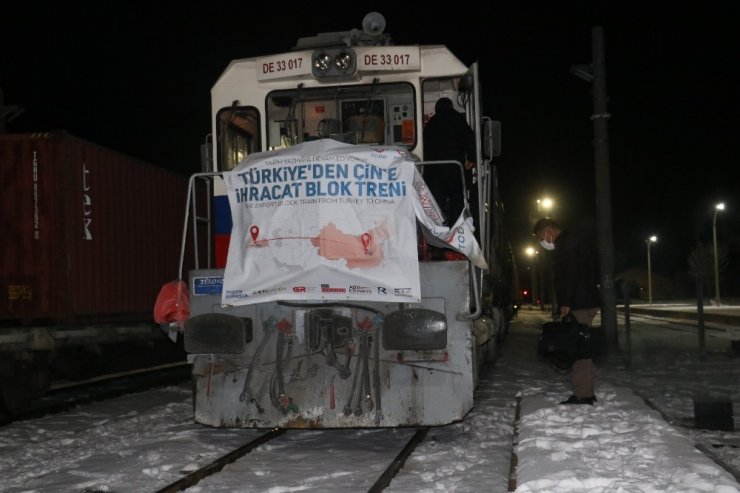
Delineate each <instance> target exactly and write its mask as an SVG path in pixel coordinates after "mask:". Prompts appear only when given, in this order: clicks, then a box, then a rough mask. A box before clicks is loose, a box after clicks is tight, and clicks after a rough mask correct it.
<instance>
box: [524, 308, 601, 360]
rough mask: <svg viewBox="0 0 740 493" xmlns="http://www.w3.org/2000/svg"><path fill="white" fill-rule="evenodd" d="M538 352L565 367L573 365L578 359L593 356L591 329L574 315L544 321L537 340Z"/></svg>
mask: <svg viewBox="0 0 740 493" xmlns="http://www.w3.org/2000/svg"><path fill="white" fill-rule="evenodd" d="M537 353H538V354H540V355H541V356H544V357H546V358H550V359H551V360H553V362H555V363H556V364H557V365H558V366H563V367H567V366H570V365H572V364H573V362H574V361H575V360H577V359H588V358H591V357H592V356H593V350H592V343H591V329H590V328H589V326H588V325H584V324H582V323H579V322H578V320H576V319H575V318H574V317H573V316H572V315H568V316H566V317H565V318H563V319H561V320H559V321H555V322H547V323H544V324H542V333H541V334H540V338H539V341H538V342H537Z"/></svg>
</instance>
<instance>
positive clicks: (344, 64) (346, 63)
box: [334, 52, 354, 72]
mask: <svg viewBox="0 0 740 493" xmlns="http://www.w3.org/2000/svg"><path fill="white" fill-rule="evenodd" d="M353 61H354V59H353V58H352V55H350V54H349V53H345V52H342V53H340V54H338V55H337V56H336V57H335V58H334V65H336V67H337V68H338V69H339V70H341V71H342V72H346V71H347V70H348V69H350V68H352V62H353Z"/></svg>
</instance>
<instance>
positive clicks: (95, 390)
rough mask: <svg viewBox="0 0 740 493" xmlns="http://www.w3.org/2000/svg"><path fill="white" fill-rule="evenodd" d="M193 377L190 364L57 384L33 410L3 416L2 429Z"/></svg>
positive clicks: (33, 405)
mask: <svg viewBox="0 0 740 493" xmlns="http://www.w3.org/2000/svg"><path fill="white" fill-rule="evenodd" d="M189 378H190V365H188V364H187V363H185V362H177V363H169V364H163V365H157V366H153V367H149V368H138V369H134V370H129V371H123V372H117V373H111V374H106V375H99V376H96V377H94V378H90V379H86V380H80V381H75V382H57V383H56V384H52V385H51V388H50V390H49V392H48V393H47V394H46V395H44V396H43V397H41V398H39V399H35V400H33V401H32V402H31V406H30V408H29V409H27V410H24V411H22V412H19V413H14V414H9V413H3V414H0V426H5V425H8V424H10V423H12V422H15V421H22V420H27V419H35V418H39V417H41V416H44V415H47V414H54V413H59V412H64V411H68V410H70V409H72V408H74V407H76V406H80V405H83V404H89V403H91V402H96V401H101V400H105V399H111V398H114V397H119V396H122V395H126V394H131V393H135V392H141V391H143V390H148V389H151V388H155V387H160V386H165V385H172V384H177V383H182V382H185V381H187V380H188V379H189Z"/></svg>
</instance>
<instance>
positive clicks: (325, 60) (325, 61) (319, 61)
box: [313, 53, 331, 73]
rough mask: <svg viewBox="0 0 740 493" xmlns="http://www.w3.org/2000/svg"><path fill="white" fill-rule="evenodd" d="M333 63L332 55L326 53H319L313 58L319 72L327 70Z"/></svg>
mask: <svg viewBox="0 0 740 493" xmlns="http://www.w3.org/2000/svg"><path fill="white" fill-rule="evenodd" d="M330 64H331V57H330V56H329V55H327V54H326V53H319V54H317V55H316V56H315V57H314V59H313V68H314V69H315V70H317V71H319V72H322V73H323V72H326V70H327V69H328V68H329V65H330Z"/></svg>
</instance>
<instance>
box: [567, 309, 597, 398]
mask: <svg viewBox="0 0 740 493" xmlns="http://www.w3.org/2000/svg"><path fill="white" fill-rule="evenodd" d="M598 311H599V309H598V308H584V309H581V310H571V311H570V313H572V314H573V317H575V319H576V320H578V323H581V324H584V325H588V326H589V327H591V324H592V322H593V320H594V317H595V316H596V312H598ZM571 376H572V382H573V395H575V396H576V397H593V395H594V362H593V360H592V359H591V358H588V359H579V360H576V362H575V363H573V370H572V375H571Z"/></svg>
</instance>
